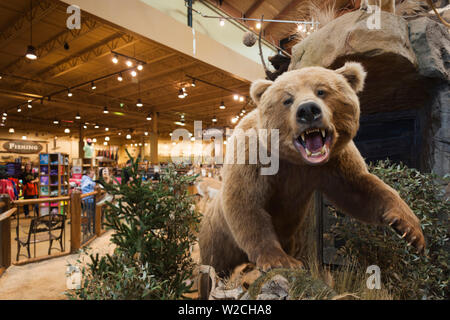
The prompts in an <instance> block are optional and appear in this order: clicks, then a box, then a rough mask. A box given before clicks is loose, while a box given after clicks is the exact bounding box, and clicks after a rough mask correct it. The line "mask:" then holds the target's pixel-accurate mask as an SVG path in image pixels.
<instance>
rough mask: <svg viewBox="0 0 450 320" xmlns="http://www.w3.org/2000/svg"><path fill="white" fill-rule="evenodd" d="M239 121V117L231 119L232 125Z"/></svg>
mask: <svg viewBox="0 0 450 320" xmlns="http://www.w3.org/2000/svg"><path fill="white" fill-rule="evenodd" d="M238 120H239V119H238V118H237V117H234V118H232V119H231V123H236V122H237V121H238Z"/></svg>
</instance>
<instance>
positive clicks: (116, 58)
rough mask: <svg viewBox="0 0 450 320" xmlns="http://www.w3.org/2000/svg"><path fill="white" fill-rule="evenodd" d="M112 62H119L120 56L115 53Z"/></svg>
mask: <svg viewBox="0 0 450 320" xmlns="http://www.w3.org/2000/svg"><path fill="white" fill-rule="evenodd" d="M112 62H113V63H114V64H117V63H118V62H119V57H118V56H117V54H116V55H114V57H113V58H112Z"/></svg>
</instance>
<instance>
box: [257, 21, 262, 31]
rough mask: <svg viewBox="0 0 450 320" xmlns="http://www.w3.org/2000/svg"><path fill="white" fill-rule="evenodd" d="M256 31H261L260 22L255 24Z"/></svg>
mask: <svg viewBox="0 0 450 320" xmlns="http://www.w3.org/2000/svg"><path fill="white" fill-rule="evenodd" d="M256 29H258V30H259V29H261V22H258V23H257V24H256Z"/></svg>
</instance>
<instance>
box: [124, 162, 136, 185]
mask: <svg viewBox="0 0 450 320" xmlns="http://www.w3.org/2000/svg"><path fill="white" fill-rule="evenodd" d="M132 179H133V178H131V160H128V161H127V165H126V166H125V168H123V170H122V184H127V183H128V182H130V181H132Z"/></svg>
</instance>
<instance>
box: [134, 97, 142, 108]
mask: <svg viewBox="0 0 450 320" xmlns="http://www.w3.org/2000/svg"><path fill="white" fill-rule="evenodd" d="M143 105H144V104H143V103H142V100H141V99H140V98H139V99H138V100H137V102H136V107H138V108H141V107H142V106H143Z"/></svg>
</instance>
